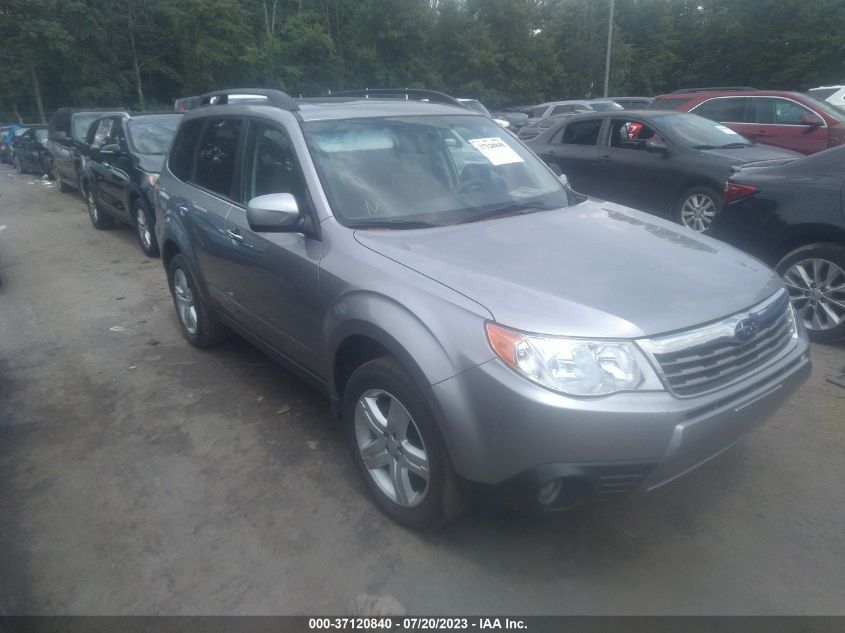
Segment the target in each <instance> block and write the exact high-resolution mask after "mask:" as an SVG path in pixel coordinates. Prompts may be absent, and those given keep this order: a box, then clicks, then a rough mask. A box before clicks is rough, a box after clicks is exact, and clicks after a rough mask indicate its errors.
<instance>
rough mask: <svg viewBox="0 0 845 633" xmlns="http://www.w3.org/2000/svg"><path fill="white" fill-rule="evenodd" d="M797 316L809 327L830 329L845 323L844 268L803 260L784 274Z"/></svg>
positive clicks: (823, 262) (825, 261)
mask: <svg viewBox="0 0 845 633" xmlns="http://www.w3.org/2000/svg"><path fill="white" fill-rule="evenodd" d="M783 281H784V283H785V284H786V289H787V291H788V292H789V298H790V300H791V301H792V306H793V307H794V308H795V313H796V316H797V317H798V318H799V319H800V320H801V321H802V322H803V323H804V325H805V326H806V327H807V329H808V330H814V331H824V330H832V329H833V328H835V327H837V326H839V325H840V324H841V323H843V322H845V270H843V269H842V268H840V267H839V266H838V265H837V264H835V263H833V262H831V261H829V260H826V259H818V258H811V259H804V260H801V261H799V262H796V263H795V264H793V265H792V266H790V267H789V268H788V269H787V271H786V272H785V273H784V275H783Z"/></svg>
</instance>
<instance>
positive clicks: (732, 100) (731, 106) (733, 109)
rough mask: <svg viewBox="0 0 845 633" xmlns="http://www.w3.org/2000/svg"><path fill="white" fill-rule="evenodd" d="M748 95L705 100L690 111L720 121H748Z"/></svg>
mask: <svg viewBox="0 0 845 633" xmlns="http://www.w3.org/2000/svg"><path fill="white" fill-rule="evenodd" d="M749 101H750V99H749V98H748V97H719V98H717V99H710V100H709V101H705V102H704V103H702V104H701V105H699V106H698V107H696V108H693V109H692V110H691V112H693V113H694V114H697V115H699V116H703V117H705V118H707V119H710V120H712V121H719V122H720V123H750V122H751V117H750V116H749V114H748V110H749V107H748V106H749Z"/></svg>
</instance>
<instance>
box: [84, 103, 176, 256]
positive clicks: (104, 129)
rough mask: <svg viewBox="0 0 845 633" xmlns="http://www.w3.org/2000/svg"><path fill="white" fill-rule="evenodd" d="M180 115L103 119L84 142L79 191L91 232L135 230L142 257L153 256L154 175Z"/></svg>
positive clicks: (156, 176) (91, 128)
mask: <svg viewBox="0 0 845 633" xmlns="http://www.w3.org/2000/svg"><path fill="white" fill-rule="evenodd" d="M181 118H182V115H181V114H176V113H172V112H168V113H163V114H143V115H137V116H128V115H122V116H121V115H113V116H106V117H103V118H100V119H97V120H95V121H94V123H92V124H91V126H90V130H89V132H88V137H87V139H86V146H87V147H86V157H85V168H84V171H83V174H82V191H83V196H84V197H85V202H86V204H87V205H88V213H89V214H90V216H91V222H92V223H93V225H94V227H95V228H97V229H101V230H102V229H107V228H110V227H111V226H112V225H113V224H114V222H115V221H120V222H125V223H127V224H130V225H132V226H134V227H135V229H136V233H137V236H138V242H139V243H140V245H141V249H143V251H144V253H146V254H147V255H149V256H151V257H155V256H157V255H158V252H159V251H158V243H157V242H156V237H155V230H154V229H155V192H156V189H157V188H158V175H159V172H161V167H162V165H163V164H164V157H165V154H166V153H167V150H168V149H169V148H170V141H171V139H172V138H173V134H174V133H175V132H176V128H177V126H178V125H179V120H180V119H181Z"/></svg>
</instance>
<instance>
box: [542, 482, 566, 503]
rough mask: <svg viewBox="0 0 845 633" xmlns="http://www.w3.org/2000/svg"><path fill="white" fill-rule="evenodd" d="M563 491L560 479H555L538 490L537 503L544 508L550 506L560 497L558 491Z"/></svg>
mask: <svg viewBox="0 0 845 633" xmlns="http://www.w3.org/2000/svg"><path fill="white" fill-rule="evenodd" d="M561 490H563V480H562V479H555V480H554V481H550V482H549V483H547V484H545V485H544V486H543V487H542V488H540V492H538V493H537V501H539V502H540V503H541V504H543V505H544V506H550V505H552V504H553V503H554V502H555V501H557V498H558V497H559V496H560V491H561Z"/></svg>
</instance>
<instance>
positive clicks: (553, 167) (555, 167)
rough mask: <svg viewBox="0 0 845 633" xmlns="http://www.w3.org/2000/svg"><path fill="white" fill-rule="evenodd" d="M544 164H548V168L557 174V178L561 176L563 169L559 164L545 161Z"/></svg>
mask: <svg viewBox="0 0 845 633" xmlns="http://www.w3.org/2000/svg"><path fill="white" fill-rule="evenodd" d="M546 165H548V167H549V169H551V170H552V172H553V173H554V175H555V176H557V177H558V178H560V177H561V176H563V170H562V169H561V168H560V165H558V164H557V163H546Z"/></svg>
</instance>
